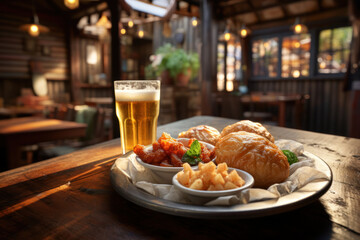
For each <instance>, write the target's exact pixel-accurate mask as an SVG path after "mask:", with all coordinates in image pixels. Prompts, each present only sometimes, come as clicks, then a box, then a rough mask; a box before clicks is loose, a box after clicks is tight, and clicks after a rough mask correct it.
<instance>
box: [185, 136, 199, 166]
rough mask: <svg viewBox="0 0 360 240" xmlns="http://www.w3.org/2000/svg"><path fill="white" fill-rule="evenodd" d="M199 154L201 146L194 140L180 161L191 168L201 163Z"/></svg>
mask: <svg viewBox="0 0 360 240" xmlns="http://www.w3.org/2000/svg"><path fill="white" fill-rule="evenodd" d="M200 154H201V145H200V143H199V141H198V140H195V141H194V142H193V143H192V144H191V146H190V149H189V150H187V151H186V153H185V154H184V156H183V157H182V159H181V161H182V162H187V163H189V164H190V165H192V166H194V165H197V164H198V163H199V162H201V158H200Z"/></svg>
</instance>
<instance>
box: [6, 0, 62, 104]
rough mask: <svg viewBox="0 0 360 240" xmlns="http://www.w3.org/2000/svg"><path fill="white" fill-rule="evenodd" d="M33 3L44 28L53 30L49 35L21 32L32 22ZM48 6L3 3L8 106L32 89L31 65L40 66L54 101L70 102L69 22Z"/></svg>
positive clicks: (19, 2) (29, 3)
mask: <svg viewBox="0 0 360 240" xmlns="http://www.w3.org/2000/svg"><path fill="white" fill-rule="evenodd" d="M32 2H34V4H35V9H36V12H37V14H38V17H39V21H40V24H42V25H45V26H47V27H49V28H50V32H49V33H45V34H40V36H38V37H36V38H34V37H30V36H29V35H28V34H27V33H26V32H23V31H21V30H20V29H19V27H20V25H22V24H24V23H29V21H30V18H31V15H32V5H31V3H32ZM40 3H41V4H42V5H37V4H40ZM44 4H45V5H44ZM46 4H47V3H46V1H40V2H39V1H16V0H15V1H6V2H5V1H2V2H1V3H0V97H1V98H4V104H6V105H10V104H14V101H15V99H16V97H17V96H19V95H20V89H21V88H31V87H32V82H31V70H30V61H36V62H38V63H40V67H41V71H42V73H43V74H44V76H45V78H46V79H47V81H48V92H49V94H48V95H49V97H50V98H51V99H53V100H55V101H65V100H68V99H69V64H68V51H67V49H68V47H67V45H68V44H67V39H66V29H67V27H66V25H67V24H66V20H65V19H66V18H65V16H62V15H59V12H57V11H56V10H55V9H54V10H53V11H49V10H48V9H51V6H47V5H46ZM45 8H46V10H45Z"/></svg>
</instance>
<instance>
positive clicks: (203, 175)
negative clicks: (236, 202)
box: [172, 162, 254, 198]
mask: <svg viewBox="0 0 360 240" xmlns="http://www.w3.org/2000/svg"><path fill="white" fill-rule="evenodd" d="M183 167H184V170H182V171H180V172H178V173H177V174H176V175H175V176H173V179H172V183H173V185H174V186H175V188H176V189H178V190H179V191H181V192H183V193H185V194H188V195H191V196H196V197H201V198H217V197H221V196H228V195H235V194H237V193H239V192H241V191H243V190H244V189H247V188H250V187H252V186H253V185H254V178H253V177H252V176H251V174H249V173H247V172H245V171H243V170H240V169H235V168H228V167H227V165H226V163H221V164H219V165H217V166H216V165H215V164H214V163H213V162H209V163H206V164H203V163H199V165H198V169H193V168H191V167H190V166H189V165H188V164H184V165H183Z"/></svg>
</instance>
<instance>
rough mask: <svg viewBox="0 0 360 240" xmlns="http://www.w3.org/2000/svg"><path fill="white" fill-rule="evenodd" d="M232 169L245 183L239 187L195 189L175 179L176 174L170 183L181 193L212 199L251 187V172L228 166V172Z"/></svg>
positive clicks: (252, 179)
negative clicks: (209, 189)
mask: <svg viewBox="0 0 360 240" xmlns="http://www.w3.org/2000/svg"><path fill="white" fill-rule="evenodd" d="M232 170H236V172H237V173H238V174H239V176H240V177H241V178H242V179H244V181H245V184H244V185H243V186H241V187H238V188H234V189H229V190H219V191H206V190H195V189H191V188H188V187H185V186H184V185H182V184H181V183H179V181H178V180H177V179H176V175H175V176H173V179H172V183H173V185H174V186H175V188H177V189H178V190H180V191H181V192H183V193H186V194H189V195H191V196H195V197H200V198H207V199H213V198H217V197H222V196H229V195H235V194H237V193H239V192H241V191H243V190H244V189H247V188H251V187H252V186H253V185H254V178H253V176H251V174H249V173H247V172H245V171H243V170H240V169H236V168H228V172H229V173H230V172H231V171H232Z"/></svg>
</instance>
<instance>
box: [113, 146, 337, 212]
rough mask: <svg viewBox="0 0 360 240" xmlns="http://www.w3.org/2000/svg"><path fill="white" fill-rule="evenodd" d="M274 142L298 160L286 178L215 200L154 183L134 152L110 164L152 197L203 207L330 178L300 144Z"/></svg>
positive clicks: (273, 195) (275, 195) (251, 198)
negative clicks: (268, 185)
mask: <svg viewBox="0 0 360 240" xmlns="http://www.w3.org/2000/svg"><path fill="white" fill-rule="evenodd" d="M275 144H276V145H277V146H278V147H279V148H280V149H282V150H290V151H292V152H294V153H295V154H296V155H297V156H298V159H299V162H297V163H294V164H292V165H291V166H290V176H289V177H288V179H287V180H286V181H284V182H283V183H278V184H274V185H272V186H270V187H269V188H268V189H260V188H250V189H246V190H244V191H242V192H240V193H239V194H237V195H231V196H225V197H219V198H215V199H203V198H198V197H192V196H190V195H187V194H185V193H182V192H180V191H179V190H177V189H176V188H175V187H174V186H173V185H171V184H161V183H158V182H157V180H156V179H154V177H153V176H152V174H150V172H149V171H150V170H148V169H145V168H144V167H143V166H141V165H140V164H139V163H138V162H137V161H136V159H135V154H131V155H129V156H128V157H126V158H120V159H118V160H117V161H116V162H115V165H114V167H116V168H118V169H119V170H120V171H121V172H122V173H124V174H125V175H126V176H127V177H128V178H129V179H130V180H131V181H132V183H133V184H135V186H136V187H138V188H140V189H143V190H144V191H146V192H148V193H149V194H152V195H154V196H156V197H159V198H162V199H166V200H170V201H174V202H179V203H185V204H194V205H207V206H212V205H234V204H246V203H250V202H256V201H263V200H269V199H276V198H279V197H281V196H284V195H287V194H290V193H292V192H294V191H296V190H298V189H300V188H302V187H304V186H305V185H307V184H308V183H310V182H315V181H324V180H325V181H327V180H329V179H330V176H329V175H328V174H325V173H323V172H322V171H321V170H319V169H317V168H316V166H315V164H314V159H312V158H310V157H307V156H305V155H303V153H304V147H303V145H302V144H301V143H299V142H296V141H293V140H286V139H280V140H277V141H275ZM306 190H307V191H313V190H314V189H311V188H310V189H306Z"/></svg>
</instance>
